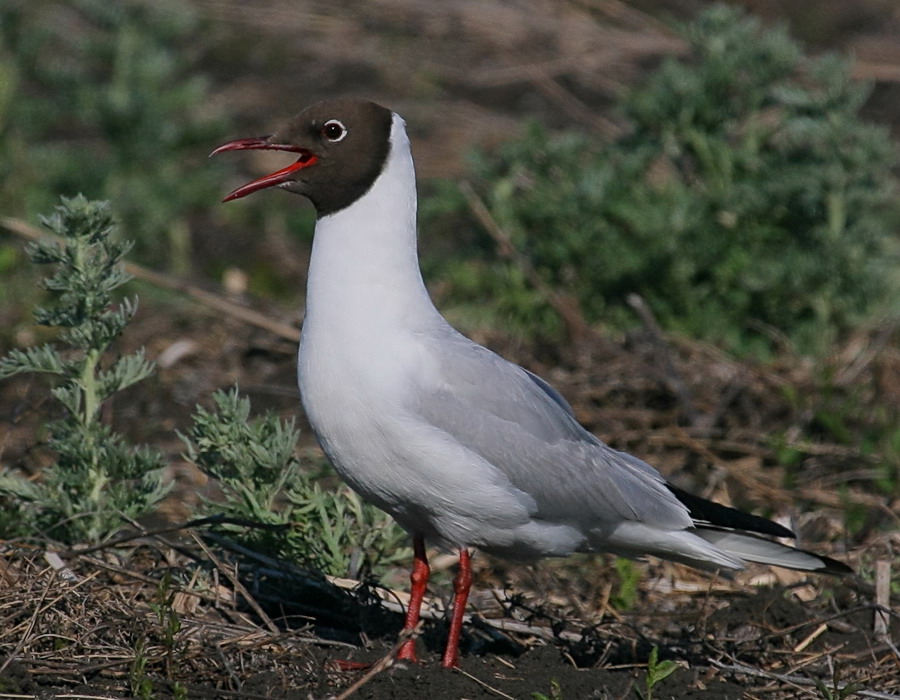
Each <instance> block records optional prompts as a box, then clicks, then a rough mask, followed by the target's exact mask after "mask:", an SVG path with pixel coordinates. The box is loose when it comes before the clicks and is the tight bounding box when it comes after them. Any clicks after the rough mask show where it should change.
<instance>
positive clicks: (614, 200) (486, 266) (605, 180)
mask: <svg viewBox="0 0 900 700" xmlns="http://www.w3.org/2000/svg"><path fill="white" fill-rule="evenodd" d="M684 33H685V36H686V38H687V40H688V41H689V43H690V47H691V55H690V57H689V58H686V59H682V60H674V59H670V60H667V61H665V62H664V63H663V64H662V66H661V67H660V68H659V69H658V70H657V71H656V72H655V73H654V74H653V75H652V76H651V77H650V78H649V80H648V81H647V82H646V84H645V85H644V86H642V87H640V88H638V89H636V90H634V91H633V92H632V93H631V94H629V95H627V96H626V97H625V100H624V104H623V108H624V112H625V114H626V116H627V117H628V118H629V121H630V124H631V129H630V133H629V134H628V136H626V137H624V138H622V139H620V140H619V141H617V142H615V143H612V144H609V145H603V144H600V143H598V142H597V141H596V140H594V139H592V138H591V137H589V136H586V135H582V134H565V135H562V136H558V135H557V136H552V137H551V136H548V135H547V134H546V133H545V132H544V131H543V130H542V129H540V128H539V127H536V126H535V127H532V128H531V129H530V130H529V131H528V134H527V136H526V138H525V139H523V140H521V141H517V142H514V143H510V144H508V145H506V146H505V147H504V148H502V149H501V150H500V152H499V153H497V154H496V155H492V156H490V157H489V156H486V155H480V156H479V157H478V159H477V161H476V165H475V168H476V172H477V176H478V178H479V180H478V183H477V189H478V191H479V194H480V195H481V197H482V198H483V199H484V200H485V202H486V203H487V205H488V207H489V208H490V210H491V212H492V215H493V216H494V217H495V218H496V220H497V222H498V223H499V225H500V226H501V227H502V228H503V229H504V230H505V231H506V232H507V233H508V235H510V237H511V239H512V242H513V244H514V245H515V246H516V248H517V249H518V251H519V252H520V253H521V254H523V255H524V256H526V258H527V260H528V261H529V263H530V264H531V265H532V266H533V267H534V268H535V270H536V271H537V272H538V273H539V274H540V275H541V276H542V277H543V279H545V280H546V281H547V283H548V284H549V285H550V287H552V288H558V289H562V290H564V291H565V292H566V293H568V294H570V295H572V296H573V297H574V298H576V299H577V300H578V302H579V304H580V307H581V311H582V313H583V314H584V316H585V318H586V319H588V320H589V321H597V320H603V321H606V322H607V323H610V324H612V325H614V326H619V327H622V326H626V325H628V324H629V323H631V322H632V319H631V314H630V312H629V311H628V310H627V307H626V304H625V303H624V301H625V299H626V298H627V296H628V295H629V294H631V293H634V292H637V293H638V294H640V295H641V296H643V297H644V298H645V299H646V301H647V302H648V303H649V304H650V306H651V308H652V309H653V311H654V312H655V314H656V315H657V316H658V318H659V320H660V322H661V323H662V324H663V325H664V326H665V327H667V328H668V329H671V330H675V331H679V332H684V333H687V334H691V335H695V336H699V337H703V338H707V339H712V340H715V341H718V342H721V343H723V344H725V345H726V346H728V347H730V348H731V349H733V350H737V351H751V350H761V351H766V350H767V349H768V348H769V347H770V346H771V342H772V340H771V336H772V335H775V334H785V335H786V336H787V337H788V338H790V340H791V341H792V342H793V343H794V344H795V345H796V347H797V348H798V349H800V350H802V351H814V350H816V349H818V348H821V347H822V346H823V344H824V343H825V342H827V341H828V340H830V339H832V338H833V337H834V336H835V335H836V334H838V333H840V332H842V331H846V330H847V329H848V328H851V327H853V326H854V324H857V323H859V322H860V321H861V320H862V319H864V318H865V317H866V316H867V315H869V314H871V313H872V312H873V311H874V310H878V309H879V307H880V305H881V306H882V307H883V305H884V304H886V303H887V301H886V300H887V299H888V298H889V295H890V294H893V293H895V292H896V287H895V286H892V282H893V281H892V280H891V278H890V275H889V271H890V270H891V269H892V265H896V261H897V247H896V246H897V242H896V238H895V236H894V225H895V224H896V222H897V221H898V216H897V215H898V207H897V205H896V203H895V201H894V198H895V192H896V180H895V178H894V177H893V175H892V173H891V168H892V167H893V166H894V165H895V164H896V163H897V158H896V149H895V148H894V145H893V144H892V143H891V141H890V140H889V137H888V134H887V132H886V130H885V129H882V128H880V127H876V126H872V125H869V124H866V123H865V122H863V121H862V120H861V119H860V117H859V110H860V107H861V105H862V103H863V102H864V100H865V98H866V95H867V90H866V88H865V87H864V86H861V85H859V84H857V83H854V82H853V81H851V79H850V77H849V68H848V66H847V64H846V63H845V62H843V61H841V60H839V59H837V58H835V57H827V58H823V59H817V60H813V59H809V58H806V57H804V56H803V54H802V53H801V51H800V49H799V48H798V46H797V45H796V43H795V42H793V41H792V40H791V39H790V38H789V37H788V35H787V33H786V32H785V31H784V30H762V29H761V28H760V26H759V22H758V21H757V20H755V19H751V18H746V17H743V16H742V15H741V14H740V13H739V11H737V10H735V9H732V8H728V7H722V6H717V7H713V8H711V9H709V10H707V11H706V12H704V13H702V14H701V15H700V16H699V18H698V19H697V20H696V21H695V22H693V23H692V24H690V25H688V26H687V27H685V29H684ZM462 206H463V204H462V201H461V200H460V199H458V198H457V199H456V200H455V201H454V200H453V199H452V198H450V197H447V196H446V194H445V195H444V197H443V200H442V201H440V202H438V203H432V204H431V205H430V208H431V209H434V208H436V207H437V208H440V207H443V208H445V209H446V208H449V209H451V210H454V209H455V210H456V211H459V210H460V209H461V208H462ZM428 209H429V207H426V211H428ZM493 247H494V246H493V245H492V244H489V243H488V242H487V241H485V240H479V241H475V242H473V243H472V244H471V245H470V248H469V250H467V251H465V252H466V254H467V255H468V256H469V258H468V261H466V262H459V261H458V260H456V259H453V260H452V261H451V262H449V263H443V262H441V263H438V262H435V261H431V262H430V263H429V264H430V265H432V266H435V265H442V266H444V267H445V268H446V269H444V270H441V274H442V275H444V274H445V275H446V277H447V279H449V280H451V281H452V282H453V283H454V284H455V285H457V286H456V287H455V288H454V292H455V291H457V290H459V291H460V296H461V298H462V299H464V300H466V299H468V301H470V302H473V303H477V302H481V301H483V299H484V297H485V296H486V295H496V298H497V299H498V303H499V305H500V308H499V315H500V316H501V317H502V316H503V315H506V316H508V317H509V319H510V320H511V321H512V324H513V326H514V327H518V328H526V327H531V328H534V327H535V326H537V328H538V331H539V332H541V333H544V334H547V335H553V334H555V333H557V332H558V331H559V330H560V326H559V323H558V322H553V321H551V320H550V314H549V313H548V305H547V300H546V299H545V298H543V296H542V295H541V294H538V293H536V292H535V290H534V289H532V288H531V287H530V286H529V284H528V282H527V281H526V278H525V276H524V275H523V274H521V270H518V269H516V267H515V265H514V264H512V263H510V262H508V261H506V260H501V259H499V258H498V257H497V256H496V254H495V253H493ZM476 253H480V255H476ZM760 329H762V330H763V332H762V333H760ZM773 329H774V333H773Z"/></svg>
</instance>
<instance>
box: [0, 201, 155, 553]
mask: <svg viewBox="0 0 900 700" xmlns="http://www.w3.org/2000/svg"><path fill="white" fill-rule="evenodd" d="M42 221H43V224H44V225H45V226H46V227H47V228H49V229H50V230H51V231H52V232H53V233H55V234H56V235H57V236H58V237H59V239H60V240H59V241H58V242H40V243H35V244H32V245H30V246H29V247H28V249H27V252H28V256H29V258H31V260H32V262H34V263H37V264H39V265H53V266H55V268H54V272H53V274H52V275H50V276H48V277H47V278H45V279H44V283H43V284H44V287H45V288H46V289H47V290H48V291H49V292H50V294H51V295H52V298H53V300H54V303H53V305H52V306H48V307H39V308H38V309H36V311H35V319H36V321H37V322H38V323H39V324H41V325H45V326H51V327H55V328H60V329H62V332H61V334H60V340H61V341H62V342H63V343H64V344H65V345H66V346H67V347H66V348H64V349H60V348H58V347H57V346H55V345H52V344H47V345H42V346H39V347H34V348H28V349H27V350H18V349H16V350H12V351H11V352H10V353H9V354H8V355H7V356H6V357H4V358H2V359H0V378H3V377H9V376H11V375H14V374H20V373H23V372H31V373H38V374H47V375H50V376H52V377H55V378H56V381H55V384H54V387H53V389H52V390H51V394H52V395H53V398H55V399H56V401H57V402H58V403H59V404H60V405H61V406H62V408H64V409H65V417H64V418H62V419H60V420H57V421H54V422H52V423H50V424H49V426H48V429H49V433H50V437H49V439H48V441H47V445H48V447H50V449H52V450H53V451H54V452H55V453H56V463H55V464H54V465H52V466H51V467H49V468H47V469H44V470H43V473H42V479H41V481H38V482H32V481H30V480H28V479H25V478H24V477H22V476H20V475H18V474H17V473H15V472H12V471H9V470H3V471H0V511H7V516H6V517H3V518H0V527H2V531H0V533H2V535H3V536H10V535H22V534H31V533H33V532H34V531H37V532H39V533H41V534H42V535H44V536H49V537H52V538H53V539H56V540H58V541H61V542H65V543H68V544H72V543H75V542H94V543H96V542H100V541H103V540H106V539H108V538H109V537H110V536H111V535H112V534H114V533H115V532H116V530H118V529H119V528H120V527H121V525H122V522H123V516H124V517H125V518H137V517H139V516H141V515H143V514H145V513H147V512H148V511H149V510H150V509H152V508H153V507H154V506H155V505H156V504H157V503H158V502H159V501H160V500H161V499H162V497H163V496H164V495H165V493H166V491H167V488H166V487H165V486H163V484H162V482H161V478H160V476H161V469H162V467H163V462H162V458H161V457H160V455H158V454H157V453H156V452H153V451H150V450H147V449H135V448H133V447H131V446H130V445H128V444H127V443H126V442H125V441H124V440H123V438H122V437H121V436H120V435H117V434H116V433H114V432H113V431H112V429H111V428H110V427H109V426H108V425H105V424H104V423H102V422H101V419H100V410H101V406H102V405H103V403H104V402H105V401H107V400H108V399H109V398H110V397H111V396H112V395H113V394H115V393H116V392H117V391H120V390H122V389H124V388H126V387H128V386H131V385H132V384H135V383H136V382H139V381H141V380H142V379H144V378H145V377H147V376H148V375H150V374H151V373H152V372H153V365H152V364H150V363H149V362H147V361H146V360H145V359H144V354H143V352H138V353H134V354H132V355H124V356H121V357H119V358H118V359H116V360H115V361H112V362H108V363H104V356H105V354H106V352H107V350H108V349H109V347H110V345H111V344H112V343H113V341H115V340H116V338H118V337H119V336H120V335H121V334H122V331H123V330H124V329H125V326H126V325H127V324H128V322H129V321H130V320H131V317H132V316H133V315H134V312H135V310H136V309H137V299H125V300H123V301H122V302H121V303H119V304H118V306H116V305H115V304H114V302H113V296H112V295H113V292H114V291H115V290H116V289H118V288H119V287H121V286H122V285H123V284H124V283H125V282H127V281H128V279H129V278H128V275H127V274H126V273H125V270H124V267H123V266H122V262H121V261H122V257H123V256H124V254H125V253H126V251H127V250H128V247H129V245H128V244H127V243H117V242H114V241H112V240H111V234H112V229H113V222H112V217H111V215H110V211H109V206H108V205H107V204H106V203H105V202H89V201H87V200H86V199H85V198H84V197H81V196H79V197H76V198H74V199H65V198H63V200H62V205H61V206H59V207H57V209H56V213H55V214H54V215H53V216H50V217H46V218H43V219H42ZM104 364H106V366H105V367H104ZM10 514H14V516H12V515H10Z"/></svg>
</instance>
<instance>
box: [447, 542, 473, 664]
mask: <svg viewBox="0 0 900 700" xmlns="http://www.w3.org/2000/svg"><path fill="white" fill-rule="evenodd" d="M471 587H472V567H471V565H470V563H469V550H468V549H466V548H465V547H463V548H462V549H460V550H459V573H457V574H456V578H455V579H453V612H452V613H451V614H450V633H449V634H448V635H447V648H446V649H445V650H444V656H443V658H442V659H441V666H443V667H444V668H456V667H457V666H459V633H460V632H462V624H463V615H465V614H466V601H467V600H468V599H469V589H470V588H471Z"/></svg>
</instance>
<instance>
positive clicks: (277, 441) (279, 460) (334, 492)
mask: <svg viewBox="0 0 900 700" xmlns="http://www.w3.org/2000/svg"><path fill="white" fill-rule="evenodd" d="M213 399H214V401H215V405H216V411H215V412H211V411H207V410H206V409H204V408H200V407H198V408H197V411H196V413H195V414H194V424H193V426H192V428H191V430H190V431H189V432H188V434H187V435H186V436H184V437H183V439H184V441H185V443H186V444H187V448H188V451H187V457H188V459H190V460H191V461H192V462H194V463H195V464H196V465H197V466H198V467H199V468H200V469H201V470H202V471H203V472H205V473H206V474H208V475H209V476H211V477H213V478H215V479H217V480H218V481H219V484H220V486H221V488H222V491H223V495H224V501H223V502H217V501H209V500H207V501H204V503H203V505H202V506H201V514H202V515H212V514H219V513H221V514H224V515H225V516H228V517H230V518H236V519H239V520H250V521H254V522H256V523H261V524H263V525H266V526H274V527H264V528H257V527H249V528H248V527H241V526H238V525H229V526H227V528H228V531H229V534H230V536H231V537H233V538H234V539H235V540H237V541H238V542H240V543H242V544H244V545H245V546H247V547H249V548H251V549H253V550H254V551H258V552H262V553H265V554H267V555H268V556H271V557H275V558H279V559H284V560H288V561H299V562H302V563H304V564H305V565H307V566H309V567H310V568H311V569H313V570H316V571H321V572H323V573H328V574H333V575H335V576H346V575H348V574H349V575H351V576H353V577H360V576H362V575H365V574H366V573H367V572H370V571H372V570H374V569H377V568H378V567H380V566H384V565H386V564H389V563H392V562H395V561H399V560H401V559H403V558H406V557H407V556H408V555H409V552H408V547H406V546H404V544H403V543H404V542H405V539H406V535H405V534H404V533H403V531H402V530H401V529H400V528H399V527H398V526H397V525H396V524H395V523H394V522H393V520H391V519H390V517H388V515H386V514H385V513H383V512H382V511H380V510H378V509H377V508H375V507H374V506H370V505H368V504H365V503H363V502H362V501H361V500H360V498H359V496H357V495H356V494H355V493H353V491H351V490H350V489H349V488H347V487H346V486H344V485H341V486H339V487H337V488H336V489H323V488H321V486H320V485H319V483H318V481H317V479H316V478H315V476H314V475H313V474H311V473H310V470H309V468H308V465H303V464H301V462H300V460H299V459H298V458H297V456H296V454H295V449H294V448H295V447H296V445H297V440H298V437H299V435H298V433H297V431H296V430H295V429H294V426H293V424H285V423H284V422H282V421H281V420H279V419H278V417H277V416H274V415H271V414H267V415H265V416H261V417H257V418H253V419H251V418H250V402H249V400H247V399H242V398H241V397H240V395H239V394H238V391H237V389H233V390H231V391H228V392H223V391H219V392H216V394H215V395H214V396H213Z"/></svg>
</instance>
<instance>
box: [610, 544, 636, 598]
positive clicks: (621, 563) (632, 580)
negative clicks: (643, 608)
mask: <svg viewBox="0 0 900 700" xmlns="http://www.w3.org/2000/svg"><path fill="white" fill-rule="evenodd" d="M613 567H614V568H615V570H616V574H618V577H619V581H618V586H617V587H616V590H615V592H614V593H613V594H612V595H611V596H610V602H611V603H612V605H613V607H614V608H616V610H631V609H632V608H633V607H634V604H635V602H636V601H637V596H638V584H639V583H640V581H641V570H640V569H639V568H638V567H637V566H636V565H635V563H634V562H633V561H632V560H631V559H625V558H624V557H616V560H615V562H613Z"/></svg>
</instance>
